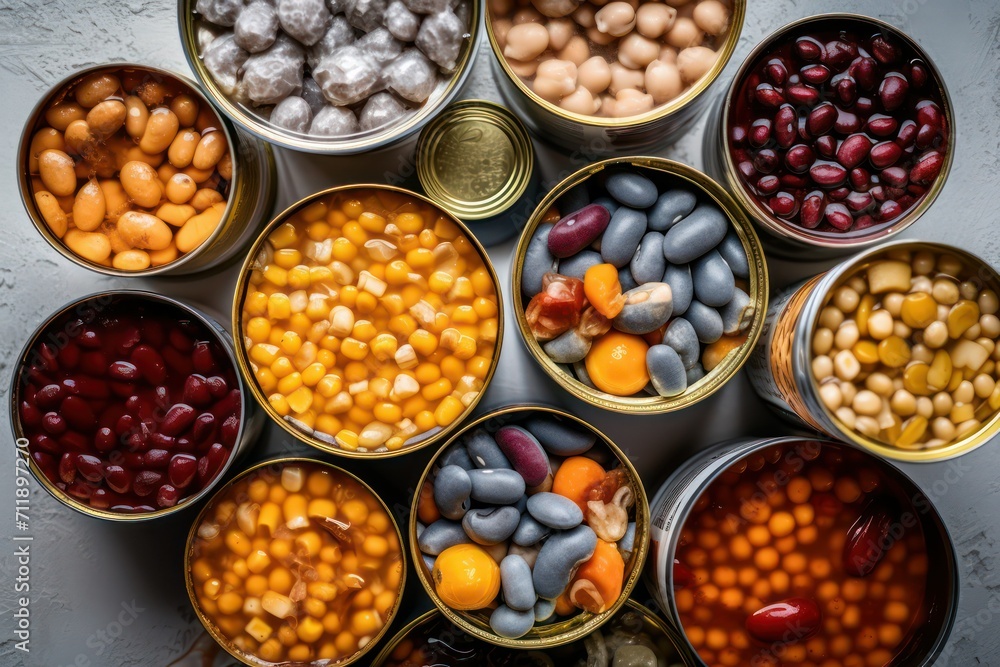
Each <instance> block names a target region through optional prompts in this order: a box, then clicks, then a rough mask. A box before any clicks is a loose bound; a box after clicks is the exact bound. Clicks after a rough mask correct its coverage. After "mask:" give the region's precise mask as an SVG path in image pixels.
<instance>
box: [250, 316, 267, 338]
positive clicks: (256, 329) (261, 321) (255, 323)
mask: <svg viewBox="0 0 1000 667" xmlns="http://www.w3.org/2000/svg"><path fill="white" fill-rule="evenodd" d="M270 333H271V322H270V321H268V319H267V318H266V317H253V318H251V319H250V321H249V322H247V324H246V334H247V337H248V338H249V339H250V340H251V341H253V342H254V343H263V342H264V341H266V340H267V336H268V334H270Z"/></svg>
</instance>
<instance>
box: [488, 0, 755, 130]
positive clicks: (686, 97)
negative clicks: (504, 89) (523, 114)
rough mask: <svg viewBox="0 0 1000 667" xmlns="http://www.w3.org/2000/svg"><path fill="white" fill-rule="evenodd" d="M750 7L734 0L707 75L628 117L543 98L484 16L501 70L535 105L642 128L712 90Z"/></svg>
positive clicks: (573, 117)
mask: <svg viewBox="0 0 1000 667" xmlns="http://www.w3.org/2000/svg"><path fill="white" fill-rule="evenodd" d="M746 6H747V0H734V2H733V8H732V14H731V15H730V18H729V31H728V32H727V33H726V41H725V42H724V43H723V45H722V48H721V49H720V50H719V51H717V54H718V56H717V57H716V59H715V63H714V64H713V65H712V68H711V69H710V70H709V71H708V72H707V73H706V74H704V75H703V76H702V77H701V79H699V80H698V81H696V82H695V83H694V85H692V86H690V87H689V88H688V89H687V90H685V91H683V92H682V93H681V94H680V95H678V96H677V97H675V98H674V99H672V100H670V101H669V102H665V103H663V104H662V105H660V106H658V107H655V108H653V109H652V110H650V111H647V112H646V113H643V114H639V115H638V116H627V117H625V118H608V117H606V116H587V115H584V114H580V113H575V112H572V111H567V110H565V109H563V108H562V107H559V106H557V105H555V104H552V103H551V102H549V101H547V100H544V99H542V98H541V97H539V96H538V94H536V93H535V91H533V90H532V89H531V88H529V87H528V86H527V85H525V83H524V81H522V80H521V77H519V76H518V75H517V74H516V73H515V72H514V70H513V69H511V67H510V63H508V62H507V58H506V57H505V56H504V55H503V49H501V48H500V44H499V43H498V42H497V38H496V34H495V33H494V32H493V21H492V20H491V17H490V12H489V11H488V10H487V11H485V12H483V16H484V23H485V24H486V35H487V38H488V39H489V42H490V47H491V48H490V51H491V52H492V53H493V57H494V58H495V59H496V61H497V64H499V65H500V69H501V70H502V71H503V73H504V75H506V76H507V78H508V79H509V80H510V81H511V83H513V84H514V86H516V88H517V89H518V90H519V91H520V92H521V93H522V94H523V95H524V96H525V97H527V98H528V99H529V100H531V102H532V103H533V104H535V105H536V106H538V107H540V108H542V109H544V110H545V111H547V112H549V113H551V114H553V115H555V116H558V117H560V118H564V119H568V120H570V121H572V122H574V123H579V124H580V125H583V126H585V127H594V128H620V127H639V126H643V125H646V124H648V123H653V122H655V121H658V120H660V119H662V118H666V117H667V116H670V115H672V114H674V113H676V112H678V111H680V110H681V109H684V108H685V107H688V106H690V104H691V103H692V102H694V100H695V99H697V98H698V97H700V96H701V94H702V93H704V92H705V91H706V90H708V89H709V87H711V85H712V84H713V83H715V81H716V80H718V79H719V77H720V75H721V74H722V71H723V70H724V69H725V68H726V65H727V64H728V63H729V59H730V58H732V55H733V53H734V52H735V51H736V46H737V44H738V43H739V39H740V34H741V33H742V32H743V24H744V21H745V19H746Z"/></svg>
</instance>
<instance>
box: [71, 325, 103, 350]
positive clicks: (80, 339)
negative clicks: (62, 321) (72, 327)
mask: <svg viewBox="0 0 1000 667" xmlns="http://www.w3.org/2000/svg"><path fill="white" fill-rule="evenodd" d="M76 342H77V343H78V344H79V345H80V347H85V348H87V349H88V350H96V349H97V348H99V347H101V346H102V345H103V344H104V341H103V340H102V338H101V335H100V334H99V333H97V332H96V331H94V330H93V329H91V328H89V327H84V328H83V329H81V331H80V335H79V336H77V337H76Z"/></svg>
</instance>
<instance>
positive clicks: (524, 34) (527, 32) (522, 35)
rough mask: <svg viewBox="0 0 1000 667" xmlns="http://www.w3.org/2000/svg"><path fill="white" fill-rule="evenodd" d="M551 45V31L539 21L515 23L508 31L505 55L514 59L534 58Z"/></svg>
mask: <svg viewBox="0 0 1000 667" xmlns="http://www.w3.org/2000/svg"><path fill="white" fill-rule="evenodd" d="M548 46H549V33H548V31H547V30H546V29H545V26H542V25H539V24H537V23H521V24H515V25H514V26H513V27H512V28H511V29H510V30H509V31H507V46H506V47H505V48H504V52H503V54H504V56H505V57H507V58H513V59H514V60H521V61H525V60H533V59H535V58H537V57H538V56H540V55H542V52H543V51H545V49H547V48H548Z"/></svg>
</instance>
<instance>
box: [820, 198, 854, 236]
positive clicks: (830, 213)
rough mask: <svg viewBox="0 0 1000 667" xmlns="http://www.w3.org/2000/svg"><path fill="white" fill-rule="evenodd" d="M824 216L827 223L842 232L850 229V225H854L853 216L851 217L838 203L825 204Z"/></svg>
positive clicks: (847, 210) (845, 207) (848, 211)
mask: <svg viewBox="0 0 1000 667" xmlns="http://www.w3.org/2000/svg"><path fill="white" fill-rule="evenodd" d="M825 216H826V221H827V222H829V223H830V224H831V225H833V226H834V227H836V228H837V229H839V230H842V231H843V230H847V229H850V228H851V225H853V224H854V216H853V215H851V211H850V210H849V209H848V208H847V206H845V205H844V204H841V203H840V202H834V203H831V204H827V205H826V211H825Z"/></svg>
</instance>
